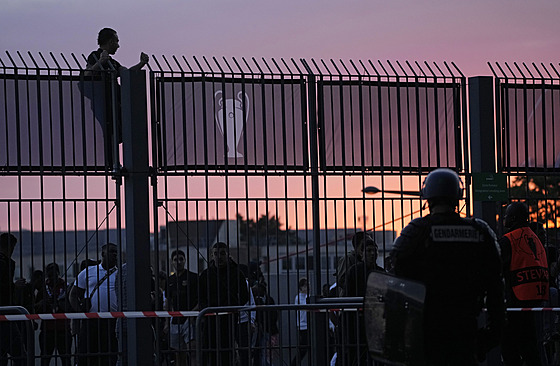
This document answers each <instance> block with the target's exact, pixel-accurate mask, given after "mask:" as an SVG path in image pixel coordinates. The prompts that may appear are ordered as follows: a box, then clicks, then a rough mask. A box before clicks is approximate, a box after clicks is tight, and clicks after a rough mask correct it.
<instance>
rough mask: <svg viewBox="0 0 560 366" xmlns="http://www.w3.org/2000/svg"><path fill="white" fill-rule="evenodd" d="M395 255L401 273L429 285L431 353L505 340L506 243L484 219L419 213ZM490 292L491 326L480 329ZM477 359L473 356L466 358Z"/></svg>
mask: <svg viewBox="0 0 560 366" xmlns="http://www.w3.org/2000/svg"><path fill="white" fill-rule="evenodd" d="M392 255H393V258H394V270H395V273H396V275H397V276H401V277H405V278H408V279H412V280H416V281H420V282H423V283H424V284H425V286H426V299H425V306H424V333H425V349H426V356H427V357H428V359H429V358H430V357H431V355H441V352H439V350H442V349H443V350H445V349H446V347H447V349H449V350H450V351H449V352H450V353H449V355H450V357H453V355H454V352H456V353H455V355H457V354H461V355H464V356H465V357H468V358H470V357H474V356H475V355H476V353H477V352H480V351H481V348H483V350H482V352H485V351H487V350H489V349H490V348H492V347H493V346H495V345H497V344H498V343H499V338H500V332H501V328H502V326H503V323H504V314H505V312H504V310H505V308H504V294H503V277H502V273H501V262H500V249H499V247H498V245H497V242H496V236H495V234H494V232H493V231H492V229H490V227H488V225H487V224H486V223H485V222H484V221H482V220H478V219H467V218H461V217H460V216H459V214H457V213H447V214H435V215H428V216H425V217H422V218H418V219H415V220H413V221H412V222H410V224H408V225H407V226H406V227H405V228H404V229H403V230H402V232H401V235H400V237H399V238H397V240H396V241H395V243H394V249H393V253H392ZM485 298H486V307H487V308H488V313H487V315H488V327H487V328H486V329H485V330H483V331H478V329H477V328H478V326H477V316H478V314H479V313H480V312H481V309H482V307H483V305H484V299H485ZM477 333H478V336H477ZM477 338H478V339H477ZM477 341H478V350H477V349H476V348H477ZM438 357H439V356H438ZM474 363H476V361H475V360H474V359H473V360H468V361H466V362H465V363H464V364H474Z"/></svg>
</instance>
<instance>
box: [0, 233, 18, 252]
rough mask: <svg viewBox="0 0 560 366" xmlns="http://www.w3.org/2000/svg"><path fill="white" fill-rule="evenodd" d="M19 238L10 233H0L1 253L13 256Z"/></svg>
mask: <svg viewBox="0 0 560 366" xmlns="http://www.w3.org/2000/svg"><path fill="white" fill-rule="evenodd" d="M16 244H17V238H16V237H15V236H13V235H12V234H9V233H4V234H2V235H0V253H2V254H4V255H5V256H7V257H11V256H12V254H13V253H14V249H15V248H16Z"/></svg>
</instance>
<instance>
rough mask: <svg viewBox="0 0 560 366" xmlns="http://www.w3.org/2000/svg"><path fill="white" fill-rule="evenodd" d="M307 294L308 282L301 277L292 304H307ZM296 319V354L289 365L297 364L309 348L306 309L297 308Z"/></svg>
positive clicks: (294, 365)
mask: <svg viewBox="0 0 560 366" xmlns="http://www.w3.org/2000/svg"><path fill="white" fill-rule="evenodd" d="M308 294H309V283H308V282H307V278H301V279H300V280H299V283H298V294H297V296H296V298H295V300H294V304H296V305H300V304H307V296H308ZM296 320H297V328H298V348H297V352H296V356H295V357H294V358H293V359H292V363H291V366H296V365H299V364H300V363H301V361H302V360H303V358H304V357H305V355H306V354H307V349H308V348H309V334H308V332H307V311H306V310H298V312H297V319H296Z"/></svg>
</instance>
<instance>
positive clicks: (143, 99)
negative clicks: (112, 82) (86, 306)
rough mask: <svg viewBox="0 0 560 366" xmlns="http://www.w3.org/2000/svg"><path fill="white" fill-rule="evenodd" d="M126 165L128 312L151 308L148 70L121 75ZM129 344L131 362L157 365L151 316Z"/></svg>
mask: <svg viewBox="0 0 560 366" xmlns="http://www.w3.org/2000/svg"><path fill="white" fill-rule="evenodd" d="M121 84H122V96H121V104H122V125H123V129H122V131H123V164H124V169H123V170H124V174H123V175H124V177H125V179H124V196H125V223H126V262H127V268H126V272H127V273H126V278H124V280H125V281H126V289H123V290H124V291H126V298H125V301H124V305H125V306H126V310H129V311H130V310H137V311H147V310H152V309H151V296H150V292H151V283H152V278H151V272H150V221H149V219H150V215H149V212H150V211H149V201H148V197H149V190H148V189H149V185H148V184H149V181H148V179H149V174H148V112H147V104H148V103H147V94H146V72H145V71H143V70H142V71H131V70H126V71H123V72H122V73H121ZM123 297H124V295H123ZM127 333H128V334H129V335H131V336H130V337H126V338H125V337H123V342H125V344H126V353H127V355H128V364H129V365H153V364H154V361H153V360H154V348H153V339H152V338H153V337H152V329H151V325H150V319H129V320H128V321H127Z"/></svg>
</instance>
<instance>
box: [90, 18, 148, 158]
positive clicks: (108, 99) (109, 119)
mask: <svg viewBox="0 0 560 366" xmlns="http://www.w3.org/2000/svg"><path fill="white" fill-rule="evenodd" d="M97 44H98V45H99V48H98V49H97V50H96V51H92V52H91V53H90V54H89V56H88V58H87V65H86V71H85V73H84V76H85V77H86V78H85V83H84V84H83V85H82V89H81V90H82V93H83V94H84V96H85V97H86V98H88V99H90V100H91V103H92V111H93V114H94V117H95V119H96V120H97V121H99V123H100V124H101V128H102V130H103V136H104V139H105V157H106V164H107V166H108V167H111V166H112V165H113V158H112V156H113V136H114V135H113V119H114V118H113V114H114V113H115V118H116V120H115V121H116V131H117V135H116V139H117V142H118V143H121V142H122V124H121V123H122V122H121V93H120V87H119V84H118V83H117V81H116V80H117V78H118V77H119V76H120V75H121V71H123V70H126V69H127V68H126V67H124V66H122V65H121V64H120V63H119V62H118V61H117V60H115V59H113V58H112V57H111V55H114V54H115V53H116V52H117V50H118V49H119V47H120V45H119V36H118V35H117V31H115V30H114V29H111V28H103V29H101V30H100V31H99V34H98V36H97ZM148 62H149V57H148V55H147V54H145V53H144V52H141V53H140V62H139V63H138V64H136V65H134V66H132V67H131V68H130V70H140V69H142V68H143V67H144V65H146V64H147V63H148ZM102 70H105V71H108V72H107V73H101V71H102ZM97 78H101V80H104V81H105V82H104V83H102V85H103V86H104V87H103V86H102V87H101V88H97V89H96V87H95V85H96V84H95V83H93V81H95V80H96V79H97ZM113 90H114V91H115V94H114V95H113ZM99 93H102V94H103V95H101V94H99ZM100 102H101V103H104V104H99V103H100ZM113 106H114V107H115V110H113Z"/></svg>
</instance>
